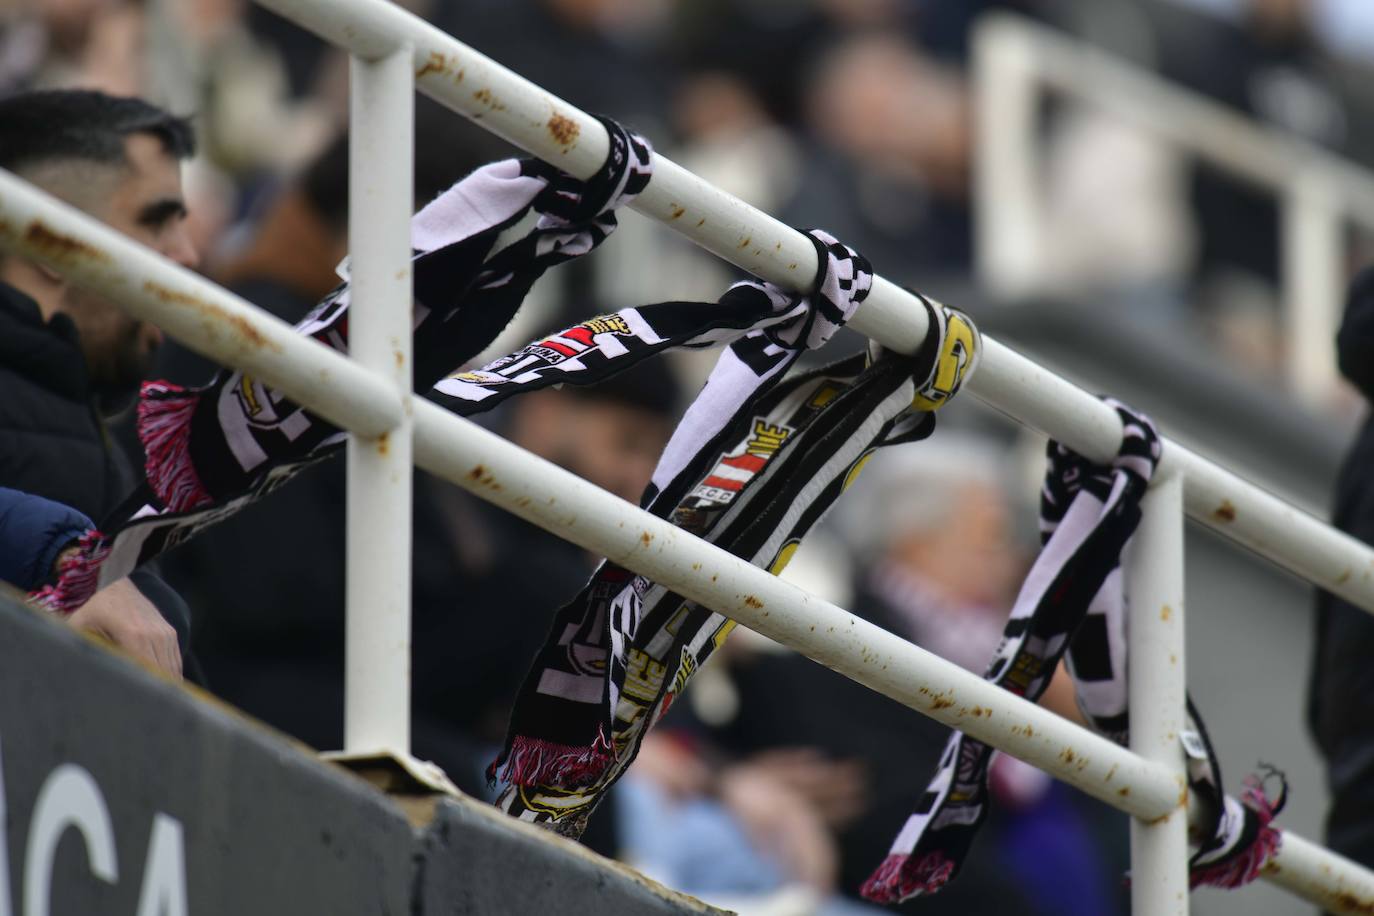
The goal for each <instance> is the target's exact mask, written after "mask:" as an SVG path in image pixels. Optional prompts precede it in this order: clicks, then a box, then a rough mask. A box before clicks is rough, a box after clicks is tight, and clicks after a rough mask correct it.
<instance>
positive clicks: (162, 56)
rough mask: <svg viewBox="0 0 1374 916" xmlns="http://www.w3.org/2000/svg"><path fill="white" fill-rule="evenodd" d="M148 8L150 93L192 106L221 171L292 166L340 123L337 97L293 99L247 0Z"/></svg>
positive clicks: (171, 0) (158, 0) (172, 1)
mask: <svg viewBox="0 0 1374 916" xmlns="http://www.w3.org/2000/svg"><path fill="white" fill-rule="evenodd" d="M148 10H149V12H148V17H149V22H148V24H147V30H148V34H149V50H150V52H151V53H150V54H149V56H148V58H147V61H146V66H147V68H148V71H149V72H148V82H149V86H150V91H152V92H154V93H157V94H158V95H159V96H161V97H162V98H163V100H164V101H165V102H166V104H168V105H169V107H172V108H174V109H176V110H179V111H194V112H196V127H197V130H198V132H199V139H200V141H201V145H202V148H203V150H204V153H205V155H206V157H207V158H208V160H209V161H210V163H212V164H213V165H214V166H215V167H216V168H218V169H220V170H221V171H224V172H226V173H228V174H230V175H234V176H238V177H240V178H251V177H253V176H255V175H258V174H262V173H267V174H280V173H285V172H290V171H293V170H295V169H297V168H299V167H301V166H302V165H304V164H305V163H306V162H308V161H309V160H310V158H311V157H313V156H314V155H315V154H316V153H318V152H319V150H320V149H321V148H322V147H323V146H324V144H325V143H326V142H328V140H329V138H330V136H331V135H332V134H333V133H334V131H335V130H337V128H338V126H339V125H340V124H342V123H343V119H344V117H345V115H346V109H344V108H342V106H341V104H340V102H338V101H333V102H332V106H333V107H331V101H332V100H330V99H328V98H327V97H325V96H323V95H320V94H317V95H315V96H310V97H306V98H302V99H293V98H292V97H291V93H290V84H289V81H288V78H287V73H286V69H285V64H284V62H283V61H282V59H281V56H280V55H279V54H278V53H277V51H276V50H275V49H274V48H272V47H271V46H270V45H267V44H265V43H264V42H262V41H261V40H259V39H258V38H257V37H256V36H255V35H253V33H252V32H251V31H250V30H249V28H248V25H247V10H248V2H247V0H149V2H148ZM336 54H337V52H336Z"/></svg>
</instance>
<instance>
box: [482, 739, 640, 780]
mask: <svg viewBox="0 0 1374 916" xmlns="http://www.w3.org/2000/svg"><path fill="white" fill-rule="evenodd" d="M614 762H615V753H614V751H613V750H612V748H611V741H610V739H609V738H608V737H607V736H606V733H605V731H604V730H599V731H598V732H597V736H596V740H595V741H594V742H593V743H592V744H591V746H589V747H574V746H572V745H569V744H555V743H554V742H552V741H544V740H541V739H539V738H531V737H528V736H526V735H517V736H516V737H515V740H514V741H512V742H511V750H510V755H509V756H508V757H507V758H506V761H505V763H504V764H499V763H493V764H492V765H491V766H490V767H489V768H488V769H487V779H489V780H491V781H493V782H494V781H495V780H496V777H497V775H498V774H499V775H500V776H501V777H502V778H503V779H504V780H505V781H506V782H508V783H510V784H512V785H516V786H557V787H559V788H563V789H581V788H585V787H587V786H591V785H595V784H596V781H597V780H598V779H600V778H601V777H602V776H603V775H605V773H606V771H607V770H608V769H610V766H611V764H612V763H614Z"/></svg>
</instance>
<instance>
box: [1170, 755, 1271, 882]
mask: <svg viewBox="0 0 1374 916" xmlns="http://www.w3.org/2000/svg"><path fill="white" fill-rule="evenodd" d="M1283 796H1284V793H1283V791H1282V790H1280V792H1279V796H1278V798H1276V799H1272V800H1271V799H1270V798H1269V797H1268V796H1267V795H1265V794H1264V783H1263V781H1262V780H1261V779H1260V778H1259V777H1258V776H1253V775H1252V776H1247V777H1246V778H1245V791H1244V792H1242V793H1241V796H1240V800H1241V804H1243V805H1245V807H1247V808H1249V809H1250V810H1251V811H1254V812H1255V815H1256V816H1257V817H1258V818H1259V828H1260V829H1259V835H1258V836H1257V837H1255V841H1254V842H1253V843H1251V844H1250V846H1249V848H1248V849H1246V850H1244V851H1243V852H1241V853H1240V854H1238V855H1236V856H1235V857H1233V858H1231V859H1228V860H1226V861H1225V862H1218V863H1217V864H1216V865H1212V866H1209V867H1206V868H1199V869H1196V870H1195V871H1194V872H1193V874H1192V875H1191V876H1190V878H1189V885H1190V886H1191V887H1198V886H1199V885H1203V884H1206V885H1210V886H1211V887H1223V888H1226V889H1228V890H1229V889H1231V888H1237V887H1243V886H1244V885H1246V884H1249V883H1250V882H1251V881H1254V880H1255V879H1256V878H1258V877H1259V876H1260V872H1261V871H1262V870H1263V869H1264V864H1265V863H1266V862H1268V861H1269V859H1270V858H1272V857H1273V855H1274V853H1276V852H1278V851H1279V847H1280V846H1282V845H1283V831H1281V830H1279V829H1278V828H1277V827H1272V826H1270V822H1271V821H1273V820H1274V816H1275V815H1276V814H1278V813H1279V809H1281V808H1282V807H1283V801H1284V798H1283Z"/></svg>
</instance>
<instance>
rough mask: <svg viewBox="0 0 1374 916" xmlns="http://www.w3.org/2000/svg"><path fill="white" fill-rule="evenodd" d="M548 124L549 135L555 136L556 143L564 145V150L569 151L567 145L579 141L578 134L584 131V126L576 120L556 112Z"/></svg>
mask: <svg viewBox="0 0 1374 916" xmlns="http://www.w3.org/2000/svg"><path fill="white" fill-rule="evenodd" d="M546 126H547V127H548V129H549V136H550V137H553V139H554V142H555V143H557V144H559V145H560V146H562V147H564V152H567V147H570V146H572V145H573V144H574V143H576V142H577V137H578V135H579V134H581V133H582V128H580V127H578V126H577V122H576V121H574V120H573V119H572V118H569V117H566V116H564V115H561V114H555V115H553V116H552V117H551V118H549V123H548V124H547V125H546Z"/></svg>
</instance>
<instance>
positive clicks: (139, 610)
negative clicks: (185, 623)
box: [67, 579, 181, 680]
mask: <svg viewBox="0 0 1374 916" xmlns="http://www.w3.org/2000/svg"><path fill="white" fill-rule="evenodd" d="M67 623H68V625H70V626H73V627H76V628H77V629H79V630H87V631H89V632H91V633H95V634H97V635H98V636H102V637H104V638H105V639H108V640H109V641H110V642H112V643H114V644H115V645H116V646H118V647H119V648H121V649H123V650H124V651H125V652H128V653H129V654H130V655H132V656H134V657H135V658H137V659H139V660H140V661H142V662H145V663H147V664H149V665H152V666H153V667H154V668H157V669H158V670H159V671H162V672H163V673H164V674H167V675H169V676H170V677H172V678H175V679H176V680H181V648H180V647H179V646H178V645H177V632H176V630H174V629H172V625H171V624H169V623H168V622H167V621H165V620H163V619H162V615H161V614H159V613H158V611H157V608H156V607H154V606H153V604H152V602H151V601H149V600H148V599H147V598H145V597H143V593H142V592H140V591H139V590H138V589H137V588H136V587H135V586H134V584H133V583H132V582H130V581H129V580H128V579H120V580H119V581H118V582H115V583H114V584H113V585H107V586H105V587H104V588H102V589H101V590H100V591H98V592H96V593H95V597H94V598H92V599H91V600H90V601H87V602H86V603H85V604H83V605H82V606H81V607H79V608H77V610H76V612H75V613H73V614H72V615H71V616H70V617H68V618H67Z"/></svg>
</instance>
